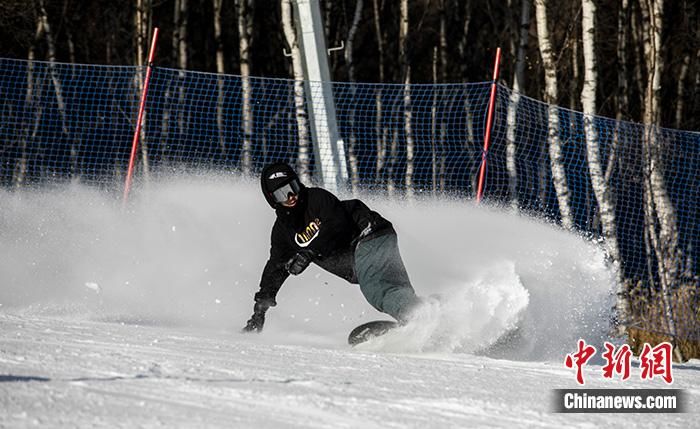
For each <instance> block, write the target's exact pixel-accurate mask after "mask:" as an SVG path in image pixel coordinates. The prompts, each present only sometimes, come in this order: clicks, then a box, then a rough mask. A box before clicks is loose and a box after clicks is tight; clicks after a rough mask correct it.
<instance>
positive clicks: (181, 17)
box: [174, 0, 189, 138]
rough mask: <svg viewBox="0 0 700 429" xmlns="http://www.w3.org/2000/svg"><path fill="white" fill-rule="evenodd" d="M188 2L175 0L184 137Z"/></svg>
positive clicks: (180, 127) (180, 125)
mask: <svg viewBox="0 0 700 429" xmlns="http://www.w3.org/2000/svg"><path fill="white" fill-rule="evenodd" d="M188 17H189V11H188V4H187V0H175V28H176V31H175V32H174V34H176V35H177V40H175V42H176V43H175V47H174V49H175V52H176V53H177V56H176V57H175V58H177V67H178V69H179V70H180V71H179V72H178V77H179V85H178V90H177V97H178V102H177V129H178V130H179V133H178V134H179V135H180V136H181V137H182V138H184V135H185V134H186V133H187V129H188V128H189V127H188V125H189V121H188V119H189V109H188V108H187V97H186V95H187V94H186V85H185V78H186V77H187V74H186V70H187V66H188V57H187V53H188V51H189V49H188V45H187V30H188V28H187V27H188Z"/></svg>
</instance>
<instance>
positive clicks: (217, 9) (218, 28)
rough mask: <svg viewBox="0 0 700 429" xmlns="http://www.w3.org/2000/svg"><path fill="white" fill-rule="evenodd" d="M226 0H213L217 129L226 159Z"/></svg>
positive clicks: (223, 155)
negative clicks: (224, 6) (223, 17)
mask: <svg viewBox="0 0 700 429" xmlns="http://www.w3.org/2000/svg"><path fill="white" fill-rule="evenodd" d="M223 3H224V0H212V6H213V7H214V45H215V46H216V73H217V74H218V75H219V76H218V78H217V79H216V87H217V91H216V93H217V95H216V131H217V134H218V140H219V147H220V148H221V156H222V157H223V158H224V159H226V133H225V131H224V127H225V124H224V102H225V98H224V82H225V81H224V78H223V76H221V75H223V74H224V73H225V72H226V69H225V64H224V40H223V32H222V27H223V26H222V22H221V10H222V8H223Z"/></svg>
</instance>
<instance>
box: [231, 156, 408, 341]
mask: <svg viewBox="0 0 700 429" xmlns="http://www.w3.org/2000/svg"><path fill="white" fill-rule="evenodd" d="M261 185H262V191H263V194H264V195H265V198H266V199H267V202H268V204H270V207H272V208H273V209H274V210H275V212H276V213H277V219H276V220H275V223H274V225H273V227H272V239H271V247H270V257H269V259H268V261H267V263H266V264H265V268H264V270H263V273H262V278H261V280H260V290H259V291H258V292H257V293H256V294H255V305H254V307H253V316H252V317H251V318H250V320H248V323H247V324H246V326H245V327H244V328H243V331H244V332H260V331H262V329H263V325H264V324H265V313H266V312H267V310H268V309H269V308H270V307H274V306H275V305H277V301H276V297H277V292H278V291H279V290H280V288H281V287H282V284H283V283H284V281H285V280H286V279H287V278H288V277H289V275H290V274H291V275H299V274H301V273H302V272H303V271H304V270H305V269H306V268H307V267H308V266H309V264H310V263H312V262H313V263H315V264H316V265H318V266H320V267H321V268H323V269H324V270H326V271H328V272H330V273H332V274H335V275H337V276H338V277H341V278H343V279H345V280H347V281H348V282H350V283H353V284H359V285H360V290H361V291H362V293H363V295H364V296H365V298H366V299H367V301H368V302H369V303H370V304H371V305H372V306H373V307H374V308H376V309H377V310H379V311H381V312H383V313H386V314H389V315H390V316H392V317H394V318H395V319H396V320H397V321H398V322H399V323H406V322H407V321H408V319H409V317H410V315H411V312H412V311H413V310H414V308H415V307H416V306H417V305H418V304H419V303H420V302H421V300H420V298H418V297H417V296H416V293H415V292H414V290H413V286H411V282H410V280H409V278H408V274H407V273H406V268H405V267H404V264H403V261H402V260H401V255H400V254H399V248H398V244H397V236H396V232H395V231H394V228H393V226H392V224H391V223H390V222H389V221H387V220H386V219H384V218H383V217H382V216H380V215H379V214H378V213H377V212H374V211H372V210H370V209H369V208H368V207H367V206H366V205H365V204H364V203H363V202H362V201H360V200H356V199H355V200H347V201H340V200H339V199H338V198H337V197H336V196H335V195H333V194H332V193H330V192H328V191H327V190H325V189H322V188H315V187H306V186H304V185H303V184H302V183H301V182H300V181H299V178H298V176H297V174H296V173H295V171H294V170H293V169H292V168H291V167H290V166H289V165H287V164H284V163H275V164H272V165H269V166H267V167H265V168H264V169H263V172H262V176H261Z"/></svg>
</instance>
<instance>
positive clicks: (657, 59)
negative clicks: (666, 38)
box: [641, 0, 683, 360]
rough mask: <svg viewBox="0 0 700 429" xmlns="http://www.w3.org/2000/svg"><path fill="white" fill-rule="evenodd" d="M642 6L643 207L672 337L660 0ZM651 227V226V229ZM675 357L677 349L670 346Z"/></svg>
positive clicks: (673, 239)
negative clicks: (645, 32)
mask: <svg viewBox="0 0 700 429" xmlns="http://www.w3.org/2000/svg"><path fill="white" fill-rule="evenodd" d="M641 6H642V9H643V10H644V9H646V13H645V15H646V16H648V17H649V30H650V37H649V39H648V40H649V44H648V46H647V47H646V49H645V50H646V52H647V53H648V55H647V69H648V71H649V78H648V80H647V87H646V93H645V102H644V123H645V126H646V132H645V138H644V142H643V148H644V155H645V156H644V158H645V163H644V164H645V170H646V171H645V174H644V185H645V191H646V195H647V199H646V201H647V205H652V207H653V209H647V211H646V213H647V215H648V216H649V215H651V216H653V218H652V219H648V221H647V222H648V226H649V228H650V231H649V235H650V236H651V237H652V239H653V243H654V248H655V252H656V258H657V263H658V270H659V281H660V283H661V290H662V296H663V300H664V307H665V312H666V315H665V316H666V322H667V323H668V331H669V332H668V333H669V335H670V336H671V337H672V338H673V342H674V343H675V340H676V335H677V331H676V323H675V318H674V315H673V310H672V307H671V303H670V301H671V295H672V289H673V288H674V287H677V286H678V285H679V275H680V263H681V253H680V252H679V250H678V220H677V215H676V210H675V207H674V206H673V203H672V201H671V198H670V196H669V194H668V191H667V188H666V183H665V179H664V173H665V172H666V171H665V170H666V168H665V165H664V162H663V150H664V148H663V145H662V140H661V136H660V135H659V131H658V123H659V120H660V104H661V77H662V73H663V72H664V62H663V55H662V49H663V48H662V44H661V34H662V31H663V13H664V2H663V0H644V1H642V2H641ZM651 228H654V230H651ZM674 352H675V353H676V355H677V357H678V358H679V359H681V360H682V359H683V357H682V356H681V355H680V349H678V348H677V347H675V348H674Z"/></svg>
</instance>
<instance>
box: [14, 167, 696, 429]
mask: <svg viewBox="0 0 700 429" xmlns="http://www.w3.org/2000/svg"><path fill="white" fill-rule="evenodd" d="M0 192H1V193H2V195H0V198H1V199H2V201H3V209H2V211H1V212H0V276H1V282H2V283H1V285H0V404H1V405H2V407H1V409H0V426H3V427H4V426H7V427H22V426H32V425H40V426H61V427H64V426H68V427H72V426H104V427H115V426H117V427H118V426H123V427H134V426H148V427H154V426H155V427H157V426H167V427H174V426H180V427H183V426H184V427H199V426H213V427H253V426H255V427H406V426H409V427H440V428H444V427H466V426H476V425H478V426H484V425H485V426H496V427H501V426H508V427H511V426H514V425H515V426H521V425H526V426H547V427H555V426H556V427H560V426H563V425H567V426H571V425H588V424H597V425H604V426H606V425H612V424H625V425H630V424H637V425H640V426H649V427H653V426H657V425H659V424H661V423H663V424H664V425H668V426H675V427H691V426H693V425H694V424H696V422H697V420H696V417H697V416H695V415H693V414H676V415H668V414H667V415H662V414H656V415H651V414H647V415H643V417H642V415H635V416H630V415H624V414H567V415H564V414H553V413H551V412H550V411H551V401H550V398H549V395H550V391H551V389H557V388H571V387H576V382H575V378H574V373H573V371H572V370H569V369H567V368H565V367H564V365H563V360H564V357H565V355H566V354H567V353H571V352H573V351H575V347H576V341H577V340H578V339H579V338H583V339H585V340H586V341H587V342H588V343H590V344H594V345H596V346H599V347H600V345H601V344H602V341H604V340H605V339H607V337H606V333H607V330H608V318H609V311H610V307H611V305H612V289H613V287H614V286H613V285H614V277H615V275H614V271H613V269H614V267H609V266H608V265H607V264H606V263H605V259H604V253H603V251H602V250H601V248H600V247H599V245H598V244H596V243H591V242H589V241H587V240H585V239H583V238H581V237H578V236H576V235H574V234H570V233H565V232H563V231H561V230H560V229H559V228H557V227H556V226H553V225H549V224H547V223H546V222H543V221H541V220H534V219H531V218H527V217H523V216H519V215H517V214H514V213H510V212H508V211H507V210H499V209H497V208H493V207H487V206H482V207H475V206H474V205H473V203H471V202H469V201H449V200H440V199H433V198H427V197H426V198H421V199H418V200H417V201H414V202H405V201H404V202H392V201H391V200H390V199H387V198H374V197H372V196H363V199H364V200H365V201H366V202H367V203H368V204H369V205H370V207H372V208H373V209H375V210H377V211H379V212H380V213H381V214H382V215H384V216H385V217H386V218H388V219H389V220H391V221H392V222H393V224H394V226H395V228H396V230H397V231H398V234H399V245H400V247H401V252H402V255H403V258H404V262H405V264H406V266H407V269H408V272H409V275H410V276H411V279H412V282H413V284H414V286H415V289H416V291H417V292H418V294H420V295H421V296H423V297H426V302H427V304H426V306H425V307H424V308H422V309H421V310H420V311H419V312H418V314H417V315H416V322H414V323H412V324H409V325H408V326H406V327H404V328H401V329H398V330H396V331H394V332H392V333H390V334H388V335H387V336H385V337H383V338H381V339H377V340H375V341H372V342H370V343H367V344H365V345H362V346H360V347H358V348H355V349H352V348H350V347H349V346H347V345H346V337H347V333H348V332H349V331H350V330H351V329H352V328H353V327H355V326H356V325H358V324H359V323H362V322H365V321H369V320H373V319H384V318H387V317H386V316H384V315H382V314H380V313H378V312H376V311H375V310H373V309H372V308H371V307H369V305H368V304H367V303H366V302H365V301H364V298H363V297H362V295H361V293H360V291H359V288H358V287H357V286H355V285H350V284H347V283H346V282H344V281H343V280H340V279H337V278H335V277H333V276H332V275H330V274H327V273H325V272H323V271H322V270H320V269H318V268H317V267H313V266H312V267H310V268H309V269H308V270H307V271H306V272H304V273H303V274H302V275H301V276H298V277H293V278H290V279H289V280H288V281H287V282H286V283H285V285H284V287H283V288H282V290H281V291H280V294H279V296H278V299H277V301H278V303H279V305H278V306H277V307H276V308H273V309H271V310H270V312H269V313H268V317H267V324H266V328H265V331H264V332H263V333H262V334H260V335H250V334H249V335H244V334H241V333H240V332H239V330H240V328H241V327H242V326H243V325H244V324H245V321H246V320H247V319H248V317H249V316H250V313H251V311H252V304H253V301H252V296H253V294H254V293H255V292H256V291H257V289H258V282H259V280H260V274H261V272H262V268H263V266H264V264H265V261H266V259H267V255H268V251H269V239H270V228H271V225H272V223H273V221H274V213H273V212H272V210H270V208H269V207H268V206H267V204H266V203H265V201H264V199H263V197H262V195H260V193H259V190H258V184H257V183H250V182H246V181H244V180H240V179H237V178H235V177H233V176H231V177H221V176H204V177H188V178H177V179H170V180H164V181H162V182H152V183H149V184H145V185H143V186H142V187H141V188H139V189H138V191H137V192H136V193H135V194H133V195H132V199H131V201H130V203H129V204H128V206H127V207H126V208H125V207H123V206H122V204H121V201H119V199H117V198H115V196H114V195H113V194H110V193H105V192H102V191H100V190H96V189H94V188H86V187H83V186H79V185H73V186H68V187H59V188H55V189H43V190H37V191H30V192H7V191H0ZM348 197H349V196H348ZM599 364H600V362H599V361H598V362H595V363H594V364H593V365H589V366H588V367H586V369H585V370H586V372H585V375H586V377H587V381H588V383H587V385H586V387H591V388H595V387H616V388H654V387H667V386H666V385H665V384H663V382H658V381H657V380H653V381H648V380H645V381H643V380H640V379H639V370H638V368H633V377H632V379H630V380H628V381H626V382H619V381H610V380H604V379H603V378H602V375H601V374H600V366H598V365H599ZM674 369H675V373H674V377H675V381H674V385H673V387H674V388H682V389H687V392H688V396H689V405H690V406H689V409H691V410H696V409H698V405H700V399H699V398H700V390H699V389H698V387H697V386H698V381H700V366H698V365H697V362H695V363H692V362H691V363H690V364H686V365H682V366H676V367H675V368H674Z"/></svg>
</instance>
